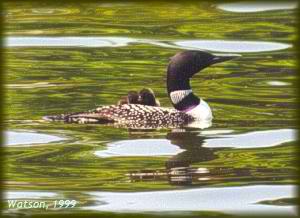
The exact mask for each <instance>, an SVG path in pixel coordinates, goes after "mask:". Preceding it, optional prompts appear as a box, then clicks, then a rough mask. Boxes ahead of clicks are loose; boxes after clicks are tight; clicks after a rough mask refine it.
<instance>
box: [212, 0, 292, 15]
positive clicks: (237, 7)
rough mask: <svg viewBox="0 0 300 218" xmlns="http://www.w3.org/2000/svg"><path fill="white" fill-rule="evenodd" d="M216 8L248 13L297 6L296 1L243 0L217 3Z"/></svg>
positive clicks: (287, 8)
mask: <svg viewBox="0 0 300 218" xmlns="http://www.w3.org/2000/svg"><path fill="white" fill-rule="evenodd" d="M217 8H219V9H221V10H224V11H230V12H238V13H250V12H260V11H273V10H289V9H295V8H297V2H296V1H282V2H280V1H273V2H269V1H244V2H234V3H224V4H219V5H218V6H217Z"/></svg>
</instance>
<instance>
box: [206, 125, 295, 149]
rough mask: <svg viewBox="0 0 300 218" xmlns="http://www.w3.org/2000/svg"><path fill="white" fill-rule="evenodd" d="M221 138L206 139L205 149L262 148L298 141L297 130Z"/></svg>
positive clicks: (260, 132) (224, 136)
mask: <svg viewBox="0 0 300 218" xmlns="http://www.w3.org/2000/svg"><path fill="white" fill-rule="evenodd" d="M218 137H220V138H211V139H206V141H205V142H204V144H203V146H204V147H211V148H214V147H230V148H262V147H272V146H277V145H280V144H282V143H285V142H290V141H295V140H296V130H293V129H278V130H267V131H257V132H249V133H245V134H236V135H218Z"/></svg>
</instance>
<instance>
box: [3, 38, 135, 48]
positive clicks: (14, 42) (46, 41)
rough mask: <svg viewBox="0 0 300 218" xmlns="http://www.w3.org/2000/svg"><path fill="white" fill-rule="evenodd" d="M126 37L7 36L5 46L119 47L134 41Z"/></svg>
mask: <svg viewBox="0 0 300 218" xmlns="http://www.w3.org/2000/svg"><path fill="white" fill-rule="evenodd" d="M135 41H136V40H135V39H132V38H126V37H7V38H6V39H5V41H4V45H5V46H7V47H120V46H126V45H128V44H129V43H132V42H135Z"/></svg>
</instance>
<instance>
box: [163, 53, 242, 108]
mask: <svg viewBox="0 0 300 218" xmlns="http://www.w3.org/2000/svg"><path fill="white" fill-rule="evenodd" d="M238 56H239V55H231V54H230V55H216V54H210V53H208V52H204V51H195V50H191V51H182V52H179V53H177V54H176V55H174V56H173V57H172V58H171V59H170V63H169V66H168V72H167V90H168V94H169V95H170V94H171V93H172V92H174V91H181V90H191V87H190V82H189V81H190V78H191V77H192V76H193V75H195V74H196V73H198V72H199V71H201V70H202V69H204V68H206V67H209V66H211V65H213V64H217V63H221V62H224V61H227V60H231V59H233V58H235V57H238ZM187 96H188V98H186V99H185V101H181V100H182V99H180V98H181V97H182V98H183V97H187ZM170 97H171V100H172V103H173V105H174V106H175V108H176V109H178V110H185V109H186V108H189V107H190V106H191V105H195V104H197V103H198V104H199V99H198V98H197V96H195V95H194V94H193V93H189V92H177V93H176V95H175V96H174V97H173V99H172V96H170ZM177 102H180V104H177Z"/></svg>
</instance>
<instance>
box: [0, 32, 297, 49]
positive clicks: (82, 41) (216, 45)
mask: <svg viewBox="0 0 300 218" xmlns="http://www.w3.org/2000/svg"><path fill="white" fill-rule="evenodd" d="M132 43H134V44H152V45H155V46H160V47H169V48H181V49H198V50H208V51H216V52H244V53H247V52H265V51H275V50H282V49H286V48H289V47H291V45H290V44H287V43H278V42H263V41H238V40H236V41H230V40H201V39H199V40H170V41H160V40H154V39H136V38H126V37H87V36H85V37H7V38H6V39H5V41H4V45H5V46H6V47H121V46H127V45H129V44H132Z"/></svg>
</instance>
